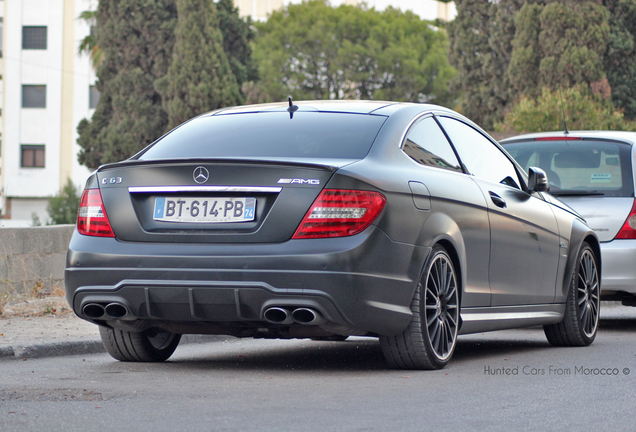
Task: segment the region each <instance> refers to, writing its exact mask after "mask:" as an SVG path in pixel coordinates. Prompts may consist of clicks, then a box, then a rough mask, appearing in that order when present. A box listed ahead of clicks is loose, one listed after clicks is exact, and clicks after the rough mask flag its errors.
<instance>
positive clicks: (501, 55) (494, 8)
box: [448, 0, 523, 128]
mask: <svg viewBox="0 0 636 432" xmlns="http://www.w3.org/2000/svg"><path fill="white" fill-rule="evenodd" d="M455 3H456V5H457V16H456V17H455V20H453V21H452V22H451V23H449V25H448V30H449V39H450V44H451V48H450V55H449V59H450V62H451V64H452V65H453V66H454V67H455V68H456V69H457V75H456V77H455V79H454V80H453V88H454V89H455V91H456V92H457V93H459V94H460V95H461V97H460V100H461V107H459V109H460V110H461V111H463V112H464V114H466V115H467V116H468V117H470V118H471V119H473V120H475V121H476V122H477V123H479V124H481V125H483V126H484V127H487V128H489V127H491V126H492V124H493V122H495V121H497V120H499V119H501V118H502V117H503V115H504V113H505V111H506V109H507V108H508V106H509V104H510V103H511V101H512V100H513V98H514V94H512V93H511V91H510V79H509V76H508V73H507V69H508V64H509V63H510V56H511V54H512V40H513V39H514V37H515V31H516V27H515V16H516V14H517V12H518V10H519V9H520V8H521V6H522V5H523V1H522V0H500V1H499V2H492V1H489V0H458V1H456V2H455Z"/></svg>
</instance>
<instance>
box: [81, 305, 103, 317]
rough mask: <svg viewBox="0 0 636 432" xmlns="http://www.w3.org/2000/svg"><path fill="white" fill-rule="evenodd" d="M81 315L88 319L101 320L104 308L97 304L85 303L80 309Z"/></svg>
mask: <svg viewBox="0 0 636 432" xmlns="http://www.w3.org/2000/svg"><path fill="white" fill-rule="evenodd" d="M82 313H83V314H84V315H86V316H87V317H89V318H93V319H97V318H101V317H103V316H104V306H102V305H100V304H98V303H87V304H85V305H84V307H83V308H82Z"/></svg>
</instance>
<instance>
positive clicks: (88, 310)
mask: <svg viewBox="0 0 636 432" xmlns="http://www.w3.org/2000/svg"><path fill="white" fill-rule="evenodd" d="M82 312H83V313H84V315H86V316H87V317H89V318H92V319H100V318H102V319H103V318H110V319H123V318H125V317H126V316H127V315H128V308H127V307H126V306H124V305H123V304H121V303H109V304H107V305H106V306H104V305H102V304H99V303H87V304H85V305H84V307H82Z"/></svg>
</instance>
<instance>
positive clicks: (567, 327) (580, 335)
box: [543, 243, 601, 346]
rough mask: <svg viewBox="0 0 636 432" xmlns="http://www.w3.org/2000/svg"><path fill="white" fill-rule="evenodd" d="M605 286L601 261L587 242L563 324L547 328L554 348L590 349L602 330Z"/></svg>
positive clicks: (582, 249) (574, 278)
mask: <svg viewBox="0 0 636 432" xmlns="http://www.w3.org/2000/svg"><path fill="white" fill-rule="evenodd" d="M600 291H601V284H600V282H599V275H598V259H597V257H596V255H595V253H594V251H593V250H592V248H591V247H590V245H588V244H587V243H583V245H582V246H581V250H580V251H579V255H578V257H577V260H576V266H575V267H574V271H573V272H572V276H571V277H570V289H569V291H568V297H567V299H566V302H565V314H564V316H563V321H561V322H560V323H558V324H551V325H546V326H544V327H543V330H544V331H545V335H546V337H547V339H548V342H550V344H552V345H554V346H588V345H590V344H591V343H592V342H593V341H594V338H596V331H597V329H598V319H599V312H600V308H601V302H600Z"/></svg>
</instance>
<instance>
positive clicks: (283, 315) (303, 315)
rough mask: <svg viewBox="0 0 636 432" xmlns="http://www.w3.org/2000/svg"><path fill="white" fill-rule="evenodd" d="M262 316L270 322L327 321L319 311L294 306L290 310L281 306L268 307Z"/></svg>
mask: <svg viewBox="0 0 636 432" xmlns="http://www.w3.org/2000/svg"><path fill="white" fill-rule="evenodd" d="M263 317H264V318H265V320H266V321H268V322H270V323H272V324H292V323H296V324H305V325H320V324H324V323H325V322H327V320H326V319H325V318H324V317H323V316H322V315H321V314H320V313H319V312H317V311H315V310H313V309H310V308H304V307H303V308H294V310H293V311H291V312H290V310H289V309H286V308H282V307H270V308H268V309H265V312H264V313H263Z"/></svg>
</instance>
